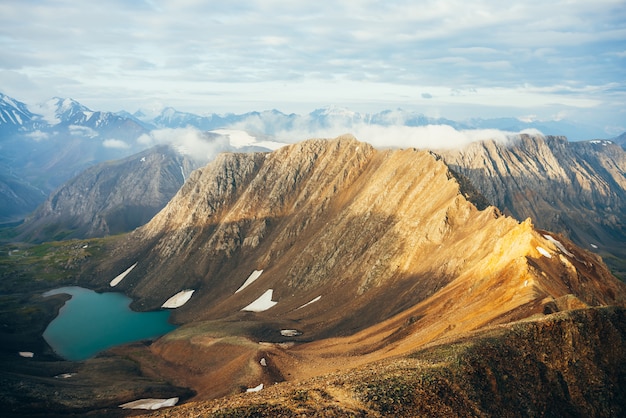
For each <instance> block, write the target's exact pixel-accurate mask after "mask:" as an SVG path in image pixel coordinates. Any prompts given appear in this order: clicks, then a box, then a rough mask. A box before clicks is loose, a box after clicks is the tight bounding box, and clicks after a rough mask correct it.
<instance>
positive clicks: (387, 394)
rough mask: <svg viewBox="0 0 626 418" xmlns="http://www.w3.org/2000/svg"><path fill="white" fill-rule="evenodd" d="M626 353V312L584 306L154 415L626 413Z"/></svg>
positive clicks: (441, 415) (502, 415)
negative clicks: (354, 365)
mask: <svg viewBox="0 0 626 418" xmlns="http://www.w3.org/2000/svg"><path fill="white" fill-rule="evenodd" d="M625 358H626V311H625V310H624V309H615V308H601V309H582V310H576V311H568V312H563V313H559V314H554V315H549V316H546V317H544V318H540V319H536V320H532V321H528V320H525V321H520V322H516V323H512V324H508V325H505V326H498V327H493V328H490V329H487V330H484V331H480V332H476V333H474V334H471V335H467V336H464V337H463V338H461V339H459V340H457V341H454V342H447V343H445V344H436V345H433V346H430V347H428V348H424V349H421V350H418V351H415V352H413V353H411V354H410V355H407V356H402V357H399V358H393V359H388V360H383V361H379V362H376V363H372V364H368V365H367V366H363V367H357V368H354V369H351V370H343V371H333V372H332V373H329V374H326V375H323V376H319V377H315V378H311V379H308V380H304V381H300V382H285V383H282V384H279V385H275V386H272V387H269V388H267V389H263V390H262V391H260V392H259V393H254V394H251V393H245V394H242V395H238V396H232V397H228V398H223V399H219V400H216V401H212V402H192V403H188V404H186V405H182V406H180V407H177V408H174V409H168V410H164V411H160V412H157V413H153V414H152V415H151V416H167V417H187V416H203V417H222V418H226V417H233V418H234V417H243V416H255V417H276V416H281V417H314V416H325V417H343V416H351V417H381V416H395V417H416V416H431V417H466V416H475V417H496V416H497V417H517V416H520V415H523V416H529V417H540V416H542V417H545V416H555V417H556V416H559V417H581V416H587V417H590V416H593V417H617V416H623V415H624V414H625V413H626V396H625V395H624V391H623V389H624V385H626V362H625V361H624V359H625Z"/></svg>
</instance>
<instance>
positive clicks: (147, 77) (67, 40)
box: [0, 0, 626, 124]
mask: <svg viewBox="0 0 626 418" xmlns="http://www.w3.org/2000/svg"><path fill="white" fill-rule="evenodd" d="M31 3H32V2H1V3H0V47H1V48H2V51H3V54H2V55H1V56H0V85H8V86H11V85H15V84H11V83H9V82H8V81H10V79H13V80H15V79H16V74H19V76H20V80H22V81H21V83H22V85H23V86H24V88H25V89H26V88H27V89H28V93H29V94H30V95H34V94H36V92H39V93H37V94H41V95H43V96H42V97H40V100H37V101H43V100H45V99H47V98H49V97H51V96H54V95H61V96H64V97H67V96H70V97H74V98H76V99H77V100H79V101H81V102H85V104H86V105H88V106H89V107H92V108H97V109H103V110H120V108H121V107H131V106H134V108H129V109H127V110H134V109H136V108H138V107H141V104H142V102H147V101H149V100H153V99H156V100H161V101H164V102H166V103H167V104H168V105H172V106H176V107H181V108H182V109H181V110H187V111H194V112H196V113H203V112H206V111H216V112H224V111H236V112H243V111H249V110H253V109H255V110H262V109H267V108H274V107H276V108H283V109H284V110H285V111H287V112H290V111H297V112H302V111H303V110H309V111H310V110H311V109H312V108H315V107H320V106H323V105H325V104H329V103H336V104H340V105H350V104H353V103H361V105H362V106H370V108H369V110H371V111H376V110H381V109H380V107H378V108H375V106H378V105H379V104H380V103H381V102H382V101H384V102H385V103H393V104H395V106H393V107H397V106H403V107H406V106H407V105H409V104H410V105H413V106H415V107H419V106H429V107H430V108H431V109H436V110H444V111H445V110H446V109H447V108H450V106H452V105H457V104H460V105H463V106H464V108H465V109H472V112H486V111H488V110H489V109H487V108H484V107H482V108H480V107H479V108H477V107H476V106H477V105H478V106H485V102H486V101H488V100H489V99H493V96H491V97H475V98H474V99H471V98H466V99H465V100H464V101H460V100H459V101H453V102H446V101H443V98H442V97H443V96H442V95H441V94H439V91H441V90H444V91H451V90H453V89H459V90H466V89H469V88H476V89H477V90H478V91H481V92H490V91H491V92H493V91H500V92H506V93H507V94H506V96H504V97H503V98H502V99H499V101H498V103H497V104H496V105H495V106H496V107H497V106H501V102H505V101H506V102H507V103H508V105H509V106H510V107H512V108H515V107H518V103H521V105H520V106H526V105H527V103H528V94H527V93H528V92H527V91H525V89H524V88H523V86H524V84H525V83H527V84H528V85H530V86H536V88H537V90H536V91H535V92H534V96H533V97H534V101H533V104H532V105H536V103H537V102H540V103H542V104H546V103H547V104H550V106H575V107H580V106H582V105H588V106H589V107H590V108H593V109H594V110H595V113H594V115H601V114H612V113H614V112H615V109H619V108H620V107H623V105H624V102H625V101H626V93H624V90H626V89H625V88H624V84H625V83H624V77H623V68H624V63H623V59H624V48H623V42H621V41H623V39H626V28H625V27H624V23H623V22H626V4H625V3H624V2H623V1H622V0H557V1H553V2H545V1H540V0H525V1H522V2H516V3H515V4H510V3H503V2H499V1H496V0H479V1H476V2H463V1H460V0H441V1H435V0H426V1H423V2H420V4H419V6H417V5H416V4H414V3H413V2H408V1H393V0H390V1H387V2H378V1H370V0H367V1H360V2H354V1H340V2H293V1H284V0H280V1H279V0H271V1H268V0H263V1H261V0H252V1H245V2H244V1H231V2H221V3H216V2H201V1H191V0H189V1H184V2H183V1H173V0H169V1H168V0H161V1H157V0H154V1H150V2H125V1H122V0H113V1H111V2H100V3H94V4H91V3H85V2H72V1H69V0H54V1H52V0H42V1H39V2H37V3H36V4H31ZM23 16H28V19H23ZM599 57H602V58H601V59H600V58H599ZM3 70H4V71H3ZM564 79H567V80H569V81H571V83H572V86H574V87H579V88H578V89H577V90H576V91H573V92H568V93H567V96H568V97H565V96H566V95H565V94H564V92H562V91H559V92H557V91H555V89H554V88H553V87H554V86H558V85H560V84H562V82H563V80H564ZM53 81H54V82H53ZM27 82H28V83H27ZM346 85H348V86H349V88H348V87H347V86H346ZM582 86H589V87H594V86H604V87H607V88H606V89H596V90H595V91H594V90H593V89H586V90H585V89H581V88H580V87H582ZM424 91H428V92H429V93H430V94H433V96H435V97H437V98H438V100H439V101H438V103H434V102H435V100H430V102H433V103H428V104H427V103H426V102H427V101H428V98H426V97H422V96H421V95H422V93H423V92H424ZM7 93H9V94H12V95H14V96H15V97H17V98H18V99H21V98H22V97H21V96H20V94H19V91H15V89H13V90H11V91H9V92H7ZM381 93H382V94H381ZM609 94H610V99H611V100H608V97H609ZM216 95H217V96H219V97H220V100H213V99H214V98H215V97H216ZM474 100H475V101H474ZM609 105H610V106H609ZM251 106H255V107H253V108H251ZM259 106H262V107H261V109H259V108H258V107H259ZM296 106H299V107H296ZM303 106H306V108H304V107H303ZM526 113H527V112H526ZM533 113H534V111H533ZM483 116H489V115H483ZM613 119H614V123H616V124H617V123H618V122H619V121H618V120H617V119H618V117H617V116H614V117H613Z"/></svg>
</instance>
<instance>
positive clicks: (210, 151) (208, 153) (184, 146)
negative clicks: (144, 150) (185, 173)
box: [137, 127, 229, 162]
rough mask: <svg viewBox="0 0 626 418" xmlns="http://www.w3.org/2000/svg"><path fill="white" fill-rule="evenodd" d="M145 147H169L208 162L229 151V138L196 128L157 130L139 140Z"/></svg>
mask: <svg viewBox="0 0 626 418" xmlns="http://www.w3.org/2000/svg"><path fill="white" fill-rule="evenodd" d="M137 142H138V143H140V144H141V145H144V146H154V145H169V146H171V147H172V148H173V149H175V150H176V151H177V152H179V153H180V154H182V155H187V156H189V157H191V158H194V159H196V160H198V161H201V162H207V161H209V160H211V159H213V157H215V156H216V155H217V154H218V153H220V152H222V151H224V150H226V149H228V145H229V142H228V137H227V136H221V135H210V134H209V133H207V132H201V131H199V130H197V129H195V128H191V127H189V128H179V129H156V130H153V131H150V132H149V133H148V134H143V135H141V136H140V137H139V138H137Z"/></svg>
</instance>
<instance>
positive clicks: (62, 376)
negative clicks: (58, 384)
mask: <svg viewBox="0 0 626 418" xmlns="http://www.w3.org/2000/svg"><path fill="white" fill-rule="evenodd" d="M75 374H76V373H61V374H58V375H56V376H54V378H55V379H69V378H70V377H72V376H74V375H75Z"/></svg>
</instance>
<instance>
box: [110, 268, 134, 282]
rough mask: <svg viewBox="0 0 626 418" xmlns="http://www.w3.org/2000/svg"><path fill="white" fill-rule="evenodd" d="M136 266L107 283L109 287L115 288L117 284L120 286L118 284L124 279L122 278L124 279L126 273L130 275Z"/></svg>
mask: <svg viewBox="0 0 626 418" xmlns="http://www.w3.org/2000/svg"><path fill="white" fill-rule="evenodd" d="M136 265H137V263H135V264H133V265H132V266H130V267H129V268H127V269H126V270H125V271H124V272H123V273H120V274H118V275H117V277H115V279H113V280H111V283H109V285H110V286H111V287H115V286H117V285H118V284H120V282H121V281H122V280H123V279H124V277H126V276H127V275H128V273H130V272H131V271H132V270H133V269H134V268H135V266H136Z"/></svg>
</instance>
